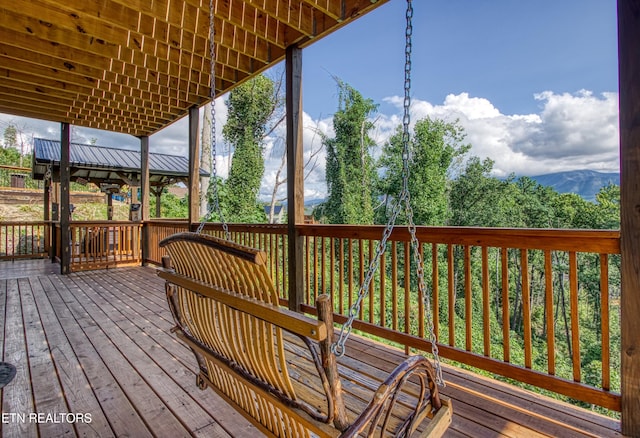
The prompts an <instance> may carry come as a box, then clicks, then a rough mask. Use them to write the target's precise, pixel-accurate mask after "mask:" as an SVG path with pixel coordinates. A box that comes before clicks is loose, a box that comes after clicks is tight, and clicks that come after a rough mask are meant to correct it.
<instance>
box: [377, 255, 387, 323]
mask: <svg viewBox="0 0 640 438" xmlns="http://www.w3.org/2000/svg"><path fill="white" fill-rule="evenodd" d="M386 278H387V264H386V257H385V252H383V253H382V254H381V255H380V295H379V302H380V318H379V321H378V323H379V324H380V327H386V326H387V309H386V307H385V306H386V297H387V293H386V292H387V291H386V289H387V284H386Z"/></svg>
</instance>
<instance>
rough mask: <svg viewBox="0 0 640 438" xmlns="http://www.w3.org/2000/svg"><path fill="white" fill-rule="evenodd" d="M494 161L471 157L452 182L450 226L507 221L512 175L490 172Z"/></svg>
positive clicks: (494, 224)
mask: <svg viewBox="0 0 640 438" xmlns="http://www.w3.org/2000/svg"><path fill="white" fill-rule="evenodd" d="M493 164H494V161H493V160H491V159H489V158H485V159H484V160H483V161H480V158H478V157H471V158H470V159H469V161H468V162H467V165H466V167H465V169H464V171H463V173H462V174H461V175H459V176H458V177H457V178H456V179H455V180H453V182H452V183H451V193H450V195H449V202H450V207H451V219H450V222H449V224H450V225H453V226H473V227H503V226H513V225H510V221H511V218H512V216H511V215H512V212H513V209H514V201H513V199H512V198H511V197H510V196H509V190H508V189H509V184H510V182H511V179H508V180H506V181H500V180H499V179H497V178H494V177H492V176H491V171H492V170H493Z"/></svg>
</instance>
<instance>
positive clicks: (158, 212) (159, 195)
mask: <svg viewBox="0 0 640 438" xmlns="http://www.w3.org/2000/svg"><path fill="white" fill-rule="evenodd" d="M161 207H162V187H161V188H159V189H158V190H156V217H158V218H159V217H160V216H161V215H162V209H161Z"/></svg>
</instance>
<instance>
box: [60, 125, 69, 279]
mask: <svg viewBox="0 0 640 438" xmlns="http://www.w3.org/2000/svg"><path fill="white" fill-rule="evenodd" d="M70 146H71V125H69V124H68V123H62V124H61V129H60V210H59V211H60V273H61V274H63V275H64V274H70V273H71V227H70V221H71V213H70V209H69V186H70V184H71V172H70V169H69V163H70V158H71V154H70Z"/></svg>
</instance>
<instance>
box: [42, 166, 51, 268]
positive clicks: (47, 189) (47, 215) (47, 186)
mask: <svg viewBox="0 0 640 438" xmlns="http://www.w3.org/2000/svg"><path fill="white" fill-rule="evenodd" d="M43 204H44V217H43V219H44V221H45V222H49V221H50V220H51V176H49V177H45V178H44V199H43ZM47 227H48V228H45V229H47V230H48V231H47V232H46V234H45V235H44V247H45V249H46V250H47V251H48V254H49V258H51V257H52V255H51V248H53V246H52V245H51V236H53V231H52V230H53V226H52V225H51V224H49V225H47Z"/></svg>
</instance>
